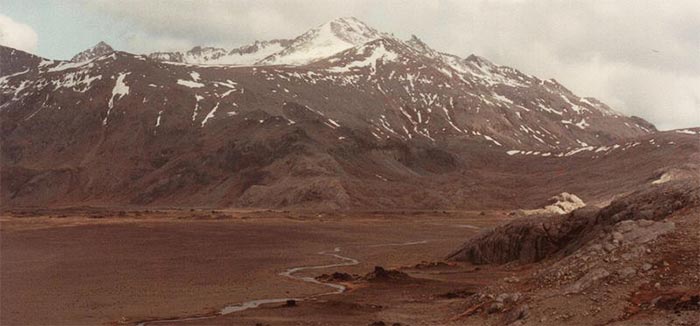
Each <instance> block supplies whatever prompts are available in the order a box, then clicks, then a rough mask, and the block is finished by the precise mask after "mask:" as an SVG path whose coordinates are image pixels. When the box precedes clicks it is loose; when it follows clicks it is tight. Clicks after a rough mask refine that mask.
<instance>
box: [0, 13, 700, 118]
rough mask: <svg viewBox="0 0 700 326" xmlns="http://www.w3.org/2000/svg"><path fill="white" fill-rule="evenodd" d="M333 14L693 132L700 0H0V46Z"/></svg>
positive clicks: (171, 42)
mask: <svg viewBox="0 0 700 326" xmlns="http://www.w3.org/2000/svg"><path fill="white" fill-rule="evenodd" d="M341 16H354V17H357V18H359V19H360V20H363V21H364V22H366V23H367V24H369V25H370V26H372V27H375V28H377V29H379V30H381V31H384V32H388V33H393V34H394V35H396V36H398V37H401V38H408V37H410V36H411V34H415V35H417V36H419V37H420V38H421V39H423V40H424V41H425V42H426V43H428V44H429V45H431V46H432V47H434V48H436V49H438V50H441V51H444V52H449V53H453V54H457V55H460V56H464V57H466V56H468V55H469V54H471V53H475V54H478V55H481V56H484V57H486V58H488V59H490V60H491V61H494V62H495V63H498V64H501V65H508V66H512V67H515V68H517V69H519V70H521V71H523V72H526V73H529V74H533V75H536V76H538V77H540V78H555V79H557V80H558V81H559V82H561V83H562V84H564V85H566V86H567V87H569V88H570V89H572V90H573V91H574V92H575V93H577V94H578V95H580V96H593V97H597V98H599V99H602V100H603V101H605V102H606V103H608V104H610V105H611V106H613V107H614V108H615V109H617V110H618V111H621V112H624V113H626V114H629V115H637V116H641V117H643V118H645V119H647V120H649V121H651V122H653V123H654V124H656V125H657V127H659V128H660V129H672V128H681V127H691V126H700V1H698V0H657V1H645V0H635V1H632V0H628V1H623V0H609V1H608V0H605V1H598V0H585V1H583V0H582V1H573V0H571V1H565V0H536V1H535V0H532V1H526V0H501V1H484V0H474V1H468V0H449V1H448V0H444V1H425V0H402V1H398V0H394V1H391V0H387V1H380V0H323V1H321V0H286V1H284V0H252V1H247V0H230V1H223V0H219V1H206V0H198V1H184V0H167V1H166V0H162V1H156V0H119V1H107V0H104V1H102V0H74V1H64V0H53V1H52V0H22V1H18V0H0V44H3V45H9V46H13V47H16V48H20V49H24V50H26V51H29V52H32V53H36V54H39V55H41V56H44V57H48V58H52V59H66V58H70V57H71V56H72V55H73V54H75V53H77V52H79V51H81V50H83V49H84V48H87V47H90V46H92V45H94V44H95V43H97V42H98V41H100V40H104V41H106V42H107V43H109V44H111V45H112V46H113V47H115V48H116V49H119V50H124V51H129V52H134V53H147V52H152V51H156V50H160V51H162V50H182V49H188V48H190V47H192V46H194V45H215V46H222V47H227V48H231V47H235V46H238V45H242V44H245V43H248V42H252V41H254V40H264V39H272V38H292V37H295V36H297V35H299V34H301V33H303V32H304V31H306V30H307V29H309V28H312V27H314V26H317V25H319V24H322V23H324V22H326V21H328V20H331V19H333V18H335V17H341Z"/></svg>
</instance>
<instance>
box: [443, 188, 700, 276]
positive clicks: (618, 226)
mask: <svg viewBox="0 0 700 326" xmlns="http://www.w3.org/2000/svg"><path fill="white" fill-rule="evenodd" d="M697 206H700V188H698V187H697V185H696V184H695V181H694V180H691V181H688V182H676V183H670V184H669V185H667V186H666V187H652V188H651V189H647V190H643V191H640V192H636V193H633V194H631V195H628V196H625V197H623V198H621V199H618V200H615V201H613V202H612V203H611V204H610V205H609V206H607V207H605V208H602V209H600V210H596V209H592V208H583V209H578V210H575V211H573V212H571V213H569V214H568V215H557V216H550V217H540V218H536V217H529V218H523V219H518V220H515V221H513V222H511V223H508V224H506V225H503V226H500V227H498V228H496V229H493V230H488V231H486V232H483V233H481V234H479V235H477V236H476V237H474V238H472V239H470V240H468V241H467V242H466V243H465V244H464V245H463V246H462V247H461V248H459V249H458V250H456V251H455V252H453V253H451V254H450V255H449V256H448V259H451V260H461V261H469V262H472V263H475V264H488V263H499V264H500V263H507V262H511V261H519V262H523V263H527V262H536V261H539V260H542V259H545V258H548V257H553V256H554V255H557V254H559V255H567V254H570V253H572V252H574V251H575V250H577V249H578V248H580V247H581V246H583V245H584V244H587V243H589V242H590V241H591V240H592V239H595V238H596V236H598V235H600V234H603V235H604V236H605V237H606V239H608V241H604V242H603V243H597V244H596V245H595V246H596V248H598V249H597V250H603V249H604V250H606V251H613V250H615V249H616V248H617V247H619V246H621V245H633V246H634V245H639V244H644V243H647V242H649V241H651V240H653V239H655V238H657V237H658V236H660V235H662V234H665V233H668V232H671V231H673V230H674V227H675V226H674V224H673V223H672V222H663V221H662V222H656V220H660V219H663V218H665V217H666V216H668V215H669V214H671V213H673V212H674V211H676V210H679V209H682V208H687V207H697ZM605 230H607V231H605Z"/></svg>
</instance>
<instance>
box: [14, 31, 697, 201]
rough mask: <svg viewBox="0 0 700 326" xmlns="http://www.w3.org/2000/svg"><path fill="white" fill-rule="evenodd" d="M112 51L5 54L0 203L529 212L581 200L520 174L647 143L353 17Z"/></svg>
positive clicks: (550, 89)
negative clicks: (504, 208)
mask: <svg viewBox="0 0 700 326" xmlns="http://www.w3.org/2000/svg"><path fill="white" fill-rule="evenodd" d="M107 48H109V46H103V45H98V46H97V47H96V48H94V49H92V50H89V51H87V52H86V53H85V54H81V55H79V56H78V57H80V58H88V57H90V55H93V56H94V57H92V58H89V59H87V60H84V61H83V60H75V61H70V62H66V61H52V60H46V59H42V58H39V57H36V56H33V55H31V54H27V53H24V52H21V51H18V50H14V49H10V48H6V47H1V48H0V59H2V60H0V71H1V72H2V77H0V103H2V104H1V105H0V120H2V122H1V127H2V128H1V132H2V160H1V164H2V167H3V169H2V178H3V179H2V181H3V184H4V185H5V186H4V187H3V189H2V198H3V202H4V203H9V204H12V205H33V204H43V205H58V204H69V203H89V204H94V205H109V204H133V205H176V206H257V207H297V208H328V209H336V208H369V207H412V208H439V207H442V208H445V207H462V208H464V207H482V206H489V205H491V206H492V205H494V204H495V203H498V204H499V205H501V204H505V205H516V204H518V203H517V201H518V200H525V199H526V197H527V195H522V194H520V195H517V196H516V195H515V193H514V192H518V191H526V190H528V189H532V187H533V186H535V185H537V184H546V185H547V187H548V188H551V189H552V192H551V193H546V194H540V195H536V194H534V193H533V194H532V196H541V197H537V198H536V199H537V200H539V201H542V200H544V199H546V198H548V197H551V196H552V195H555V194H558V193H561V192H565V191H569V192H574V191H573V190H572V189H568V188H567V187H565V186H564V184H557V183H552V182H549V181H551V180H549V179H548V178H542V177H541V175H536V174H532V173H534V171H533V169H534V170H538V169H540V167H534V166H533V167H532V168H530V167H529V166H530V165H529V164H537V165H538V166H541V168H542V169H551V168H552V166H553V165H555V166H559V167H558V168H557V169H559V170H561V169H564V170H565V169H566V168H564V166H566V164H572V163H571V162H574V161H575V162H583V161H585V162H589V163H590V162H591V161H590V160H591V159H593V158H607V157H613V156H617V155H623V154H625V153H629V152H632V150H629V149H631V148H634V147H636V149H637V150H642V149H644V148H645V147H644V146H639V147H637V146H638V145H639V144H642V143H641V141H642V140H643V141H645V142H646V141H649V139H652V140H653V138H654V136H653V135H654V132H655V131H656V130H655V128H654V126H653V125H651V124H650V123H648V122H646V121H644V120H643V119H641V118H637V117H627V116H624V115H622V114H620V113H617V112H615V111H614V110H612V109H611V108H610V107H608V106H607V105H605V104H604V103H602V102H600V101H598V100H595V99H592V98H585V97H580V96H577V95H575V94H573V93H572V92H571V91H570V90H568V89H566V88H565V87H564V86H562V85H561V84H559V83H557V82H556V81H554V80H544V79H539V78H537V77H534V76H530V75H527V74H524V73H522V72H520V71H518V70H516V69H513V68H509V67H503V66H498V65H496V64H494V63H491V62H489V61H488V60H486V59H484V58H481V57H478V56H475V55H471V56H468V57H466V58H461V57H459V56H455V55H450V54H445V53H441V52H439V51H436V50H434V49H432V48H430V47H429V46H428V45H427V44H425V43H424V42H422V41H421V40H419V39H418V38H417V37H413V38H412V39H410V40H409V41H402V40H400V39H397V38H395V37H393V36H390V35H388V34H385V33H381V32H378V31H376V30H375V29H372V28H371V27H368V26H366V25H365V24H364V23H362V22H360V21H358V20H356V19H353V18H341V19H337V20H334V21H331V22H329V23H327V24H324V25H321V26H319V27H318V28H314V29H312V30H310V31H308V32H306V33H304V34H302V35H300V36H299V37H297V38H295V39H293V40H274V41H269V42H256V43H255V44H253V45H250V46H246V47H241V48H238V49H234V50H231V51H227V50H223V49H216V48H203V47H197V48H194V49H192V50H191V51H188V52H187V53H159V54H151V55H136V54H131V53H126V52H119V51H116V52H112V51H104V52H103V54H102V55H99V54H98V52H100V51H102V50H100V51H97V50H96V49H103V50H104V49H107ZM214 63H215V64H214ZM242 65H244V66H242ZM689 132H691V133H693V135H695V134H694V133H695V131H692V130H691V131H689ZM674 135H675V134H674ZM686 136H687V135H686ZM689 137H692V135H691V136H689ZM639 139H642V140H639ZM638 140H639V144H637V145H634V144H636V143H637V142H638ZM678 144H680V142H678V141H674V140H671V139H669V140H667V141H666V142H664V143H654V144H653V145H654V146H655V145H659V146H662V147H671V148H677V147H678V146H679V145H678ZM633 145H634V146H633ZM655 148H656V147H655ZM662 149H663V148H662ZM626 150H627V151H626ZM645 150H646V149H645ZM659 150H661V149H659ZM668 150H669V151H671V152H672V149H668ZM686 150H687V149H686ZM625 151H626V152H625ZM671 152H668V153H671ZM683 153H685V154H683V155H686V154H687V153H689V152H687V151H686V152H683ZM540 160H542V162H544V163H542V162H540ZM572 160H574V161H572ZM523 162H527V163H523ZM535 162H536V163H535ZM589 163H586V164H589ZM524 164H525V165H524ZM559 164H561V165H559ZM654 164H655V163H653V162H652V163H649V164H647V165H648V168H646V169H640V170H639V171H635V173H640V174H641V173H652V172H653V171H654V170H653V169H658V168H660V167H661V166H660V165H659V166H655V165H654ZM652 165H654V167H653V169H652ZM544 172H546V171H540V172H538V173H544ZM550 172H551V171H550ZM560 173H565V172H563V171H562V172H560ZM647 177H649V176H647ZM598 178H599V180H600V181H601V182H608V181H610V180H611V179H606V178H605V177H602V176H598ZM547 182H549V183H547ZM562 182H563V181H562ZM635 182H646V181H643V180H637V181H635ZM622 185H623V184H622V183H618V184H617V185H613V188H614V187H622ZM569 188H571V187H569ZM573 188H576V186H575V185H574V186H573ZM613 188H610V189H607V190H606V191H608V192H607V193H614V189H613ZM606 191H603V192H601V191H591V192H590V193H591V194H592V195H595V196H601V193H605V192H606ZM574 193H575V194H576V195H579V196H581V195H582V194H581V193H580V192H574ZM519 198H522V199H519ZM584 199H586V198H584Z"/></svg>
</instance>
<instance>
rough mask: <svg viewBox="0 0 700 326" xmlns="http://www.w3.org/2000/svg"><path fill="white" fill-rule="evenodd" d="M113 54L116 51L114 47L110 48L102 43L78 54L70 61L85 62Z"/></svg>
mask: <svg viewBox="0 0 700 326" xmlns="http://www.w3.org/2000/svg"><path fill="white" fill-rule="evenodd" d="M112 52H114V49H112V47H111V46H109V44H107V43H105V42H102V41H100V42H99V43H97V44H95V46H93V47H91V48H89V49H87V50H85V51H83V52H80V53H78V54H76V55H75V56H73V58H72V59H70V61H72V62H84V61H88V60H92V59H94V58H97V57H101V56H103V55H107V54H110V53H112Z"/></svg>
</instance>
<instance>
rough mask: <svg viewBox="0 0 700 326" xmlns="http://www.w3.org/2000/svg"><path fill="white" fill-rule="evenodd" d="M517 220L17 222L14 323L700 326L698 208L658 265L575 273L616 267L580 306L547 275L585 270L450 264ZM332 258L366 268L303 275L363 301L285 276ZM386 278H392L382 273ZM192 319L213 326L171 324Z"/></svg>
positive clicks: (300, 216)
mask: <svg viewBox="0 0 700 326" xmlns="http://www.w3.org/2000/svg"><path fill="white" fill-rule="evenodd" d="M510 219H512V216H509V215H508V212H502V211H489V212H473V211H469V212H464V211H446V212H443V211H434V212H364V213H347V214H342V213H334V214H318V213H308V214H307V213H292V212H279V211H209V210H207V211H203V210H195V211H187V210H161V211H113V210H95V209H66V210H36V211H26V210H25V211H14V212H5V213H4V214H3V216H2V218H1V219H0V223H1V224H0V226H1V233H0V235H1V236H2V237H1V239H2V243H1V245H2V247H1V254H2V265H1V277H2V278H1V279H0V284H2V291H0V294H1V298H0V299H1V302H2V305H1V306H0V308H1V310H0V324H2V325H96V324H102V325H108V324H111V325H117V324H127V325H129V324H130V325H135V324H141V325H203V324H206V325H377V326H378V325H465V324H468V325H474V324H476V325H482V324H483V325H506V324H511V323H514V324H527V325H530V324H531V325H536V324H551V325H561V324H581V325H589V324H601V325H602V324H629V325H645V324H649V325H653V324H677V325H692V324H693V321H697V320H700V319H699V318H700V313H699V312H698V310H695V307H696V306H697V302H695V303H694V301H693V300H696V301H697V298H696V299H693V298H694V297H693V295H696V296H697V295H700V293H695V292H693V291H696V289H697V288H698V286H697V285H698V284H699V280H698V276H699V275H700V274H699V272H700V264H698V262H700V257H698V250H697V246H698V243H700V239H699V238H698V236H700V225H699V224H700V215H699V214H698V210H697V209H692V210H685V211H681V212H678V213H676V214H675V215H674V216H672V217H671V218H670V219H669V220H670V221H673V222H674V223H676V226H677V228H676V230H677V231H676V232H674V233H672V234H671V235H670V236H665V237H662V238H659V239H657V241H656V242H654V243H653V244H651V243H648V244H646V245H645V248H648V249H649V250H647V251H645V252H643V253H641V255H642V256H641V258H639V257H637V258H636V259H632V260H629V259H628V258H625V257H626V256H625V253H627V254H629V253H628V252H627V251H625V250H629V249H624V248H623V247H620V249H619V250H617V251H615V252H612V253H607V254H606V253H605V252H603V251H601V252H602V254H596V253H593V251H591V253H588V251H585V252H586V254H583V256H582V255H572V256H570V257H572V258H567V259H569V260H576V262H578V261H581V260H583V261H587V262H593V261H595V262H596V264H598V262H600V264H603V265H597V266H603V267H604V268H607V269H608V270H609V271H610V273H611V274H612V276H610V277H607V278H605V282H602V281H599V282H592V285H591V284H587V285H586V286H589V287H590V288H587V289H586V290H584V291H582V292H580V293H573V294H566V295H562V294H561V293H559V292H561V291H560V290H561V289H565V288H567V286H566V284H565V283H567V281H566V277H565V275H564V276H562V277H560V278H557V277H554V278H552V277H549V276H547V275H549V274H547V273H548V272H549V271H551V270H552V268H561V269H562V271H566V270H567V268H569V269H571V268H572V266H575V264H574V263H573V262H568V261H567V260H566V259H564V260H561V261H559V262H555V263H554V264H552V262H541V263H536V264H526V265H518V264H506V265H500V266H489V265H482V266H473V265H470V264H467V263H455V262H449V263H443V262H442V261H443V259H444V258H445V257H446V256H447V254H449V251H450V250H452V249H454V248H457V247H458V246H459V245H460V244H461V243H463V242H464V240H465V239H467V238H468V237H470V236H471V235H475V234H477V233H478V232H479V231H480V229H483V228H489V227H492V226H495V225H499V224H503V223H506V222H507V221H509V220H510ZM336 248H337V249H336ZM594 249H595V248H594ZM334 250H335V251H334ZM586 250H588V249H586ZM591 250H593V249H591ZM321 252H331V253H335V254H337V255H339V256H341V257H348V258H351V259H355V260H357V261H358V262H359V263H358V264H356V265H352V266H340V267H330V268H318V269H311V270H303V271H300V272H298V274H295V276H298V277H306V276H308V277H317V276H319V275H322V274H332V273H334V272H342V273H347V274H338V275H332V276H330V277H331V279H330V280H329V279H326V280H324V282H331V283H334V284H343V285H344V286H347V288H348V290H347V291H346V292H344V293H343V294H335V295H324V296H316V297H315V295H318V294H322V293H327V292H329V291H331V290H332V289H331V288H329V287H328V286H325V285H322V284H313V283H311V282H308V281H307V282H304V281H301V280H299V279H291V278H288V277H284V276H282V275H279V274H280V273H282V272H284V271H285V270H288V269H289V268H293V267H301V266H323V265H333V264H337V263H341V262H343V261H342V260H341V259H340V258H338V257H333V256H331V255H328V254H325V255H324V254H319V253H321ZM606 255H607V256H606ZM620 255H622V256H620ZM618 256H620V257H618ZM621 257H622V258H621ZM627 257H629V255H628V256H627ZM645 263H648V264H649V266H645V265H644V264H645ZM606 264H607V265H606ZM638 265H639V266H638ZM375 266H382V267H384V268H386V269H387V270H388V272H387V273H386V275H384V274H381V273H379V272H376V271H375V273H371V272H372V271H373V270H374V269H375ZM553 266H554V267H553ZM556 266H559V267H556ZM626 267H630V268H632V269H634V271H635V272H636V273H637V274H636V276H631V277H630V276H629V275H627V276H624V277H622V276H621V275H620V272H619V271H620V270H622V269H624V268H626ZM628 269H629V268H628ZM393 270H396V271H397V272H394V271H393ZM398 271H401V272H398ZM573 272H575V271H573ZM380 274H381V275H380ZM628 274H629V273H628ZM633 274H634V273H633ZM365 275H366V276H365ZM543 275H544V276H543ZM343 277H349V278H350V279H346V280H343V279H342V278H343ZM656 283H659V285H656ZM276 298H300V299H303V300H298V301H296V302H294V303H293V304H285V303H284V302H278V303H272V304H266V305H262V306H261V307H259V308H257V309H249V310H244V311H240V312H235V313H231V314H227V315H223V316H221V315H218V312H219V311H220V310H221V309H223V308H225V307H227V306H228V307H231V306H232V305H236V304H240V303H245V302H248V301H250V300H258V299H276ZM499 300H500V301H499ZM651 300H656V302H655V303H654V304H656V305H658V307H656V308H655V306H654V304H651V303H650V301H651ZM664 300H666V301H664ZM683 300H685V301H683ZM659 302H662V303H663V304H664V305H661V304H659ZM494 307H495V308H494ZM664 307H665V308H664ZM688 307H689V308H688ZM187 317H204V319H194V320H177V321H171V320H168V319H171V318H172V319H182V318H187ZM144 322H145V323H144Z"/></svg>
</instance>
